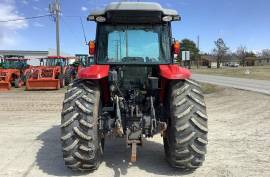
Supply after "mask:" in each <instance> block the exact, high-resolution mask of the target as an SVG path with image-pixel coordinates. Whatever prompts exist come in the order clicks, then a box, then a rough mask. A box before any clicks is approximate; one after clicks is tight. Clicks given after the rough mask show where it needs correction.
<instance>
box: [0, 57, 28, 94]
mask: <svg viewBox="0 0 270 177" xmlns="http://www.w3.org/2000/svg"><path fill="white" fill-rule="evenodd" d="M27 60H28V59H25V58H21V57H16V56H12V57H11V56H10V57H5V58H2V59H1V68H0V90H10V89H11V87H12V86H14V87H15V88H20V87H22V86H23V84H24V82H23V72H24V70H25V69H26V68H27V67H28V65H27Z"/></svg>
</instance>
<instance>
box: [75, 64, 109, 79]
mask: <svg viewBox="0 0 270 177" xmlns="http://www.w3.org/2000/svg"><path fill="white" fill-rule="evenodd" d="M109 69H110V66H109V65H91V66H89V67H87V68H83V69H81V70H80V71H79V73H78V79H91V80H99V79H102V78H105V77H108V75H109Z"/></svg>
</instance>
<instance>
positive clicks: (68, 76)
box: [65, 54, 94, 85]
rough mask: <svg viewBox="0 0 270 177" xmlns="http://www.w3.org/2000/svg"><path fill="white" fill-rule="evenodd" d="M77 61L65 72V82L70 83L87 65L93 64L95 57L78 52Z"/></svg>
mask: <svg viewBox="0 0 270 177" xmlns="http://www.w3.org/2000/svg"><path fill="white" fill-rule="evenodd" d="M75 56H76V61H75V62H74V63H72V64H70V65H69V66H68V67H67V69H66V73H65V83H66V85H69V84H70V83H71V82H72V81H73V80H74V79H76V78H77V74H78V72H79V71H80V70H81V69H82V68H85V67H88V66H90V65H91V64H93V62H94V59H93V57H92V56H88V55H83V54H76V55H75Z"/></svg>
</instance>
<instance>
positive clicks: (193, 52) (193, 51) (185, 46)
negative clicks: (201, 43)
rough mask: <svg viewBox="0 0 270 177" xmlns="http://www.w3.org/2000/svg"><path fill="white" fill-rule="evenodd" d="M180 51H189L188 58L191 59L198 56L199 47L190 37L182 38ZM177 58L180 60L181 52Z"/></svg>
mask: <svg viewBox="0 0 270 177" xmlns="http://www.w3.org/2000/svg"><path fill="white" fill-rule="evenodd" d="M181 51H190V59H191V60H193V61H195V60H196V59H198V58H199V49H198V48H197V46H196V43H195V42H194V41H192V40H190V39H183V40H182V41H181ZM178 60H182V54H181V53H180V55H179V56H178ZM197 62H198V61H197Z"/></svg>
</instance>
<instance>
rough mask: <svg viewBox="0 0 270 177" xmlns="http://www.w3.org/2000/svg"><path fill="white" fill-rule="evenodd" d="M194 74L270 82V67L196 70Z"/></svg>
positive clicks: (193, 70)
mask: <svg viewBox="0 0 270 177" xmlns="http://www.w3.org/2000/svg"><path fill="white" fill-rule="evenodd" d="M192 72H193V73H197V74H210V75H218V76H228V77H238V78H247V79H259V80H270V66H254V67H239V68H220V69H209V68H200V69H196V68H194V69H192Z"/></svg>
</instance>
